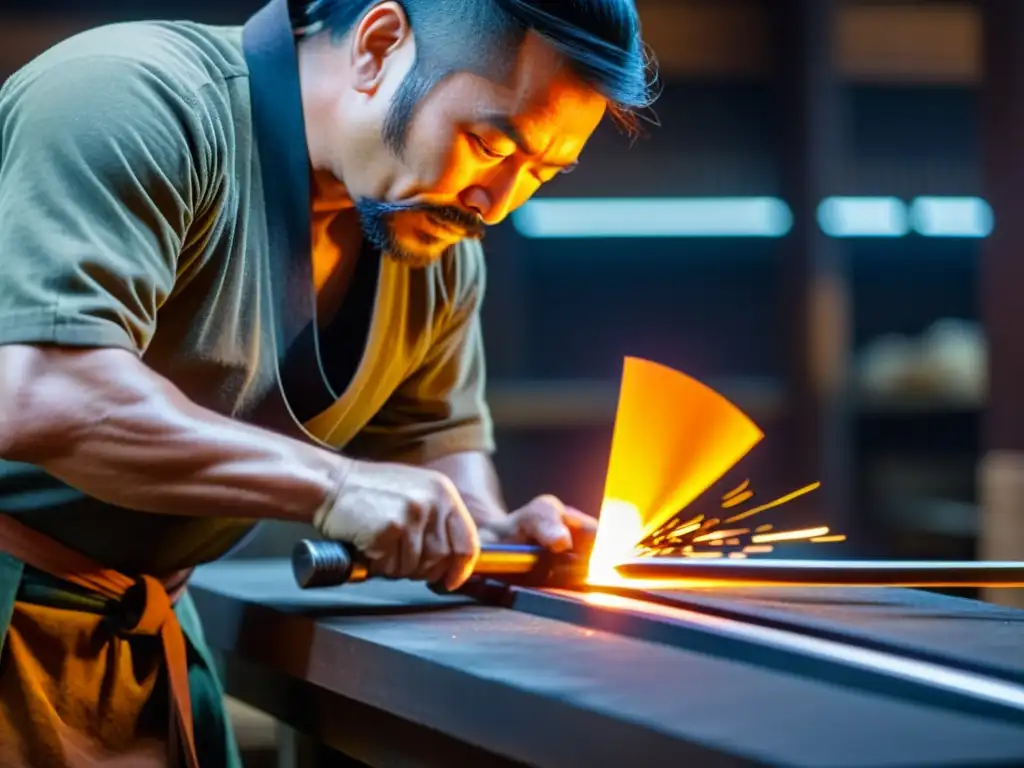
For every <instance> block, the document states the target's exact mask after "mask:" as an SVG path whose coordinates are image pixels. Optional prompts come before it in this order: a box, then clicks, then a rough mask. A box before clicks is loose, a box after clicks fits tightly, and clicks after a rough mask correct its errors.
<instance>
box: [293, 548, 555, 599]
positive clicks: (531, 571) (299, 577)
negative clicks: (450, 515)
mask: <svg viewBox="0 0 1024 768" xmlns="http://www.w3.org/2000/svg"><path fill="white" fill-rule="evenodd" d="M551 560H552V556H551V555H550V554H549V553H548V552H546V551H545V550H544V549H543V548H542V547H537V546H531V545H526V544H495V545H486V546H484V547H481V549H480V558H479V559H478V560H477V563H476V566H475V567H474V569H473V575H474V576H493V577H498V578H501V577H506V578H507V577H516V578H523V577H527V578H528V577H530V576H531V575H535V576H536V577H537V579H538V580H539V581H543V580H544V579H545V574H546V573H547V572H548V571H550V568H551V562H550V561H551ZM292 571H293V573H294V574H295V581H296V582H298V585H299V586H300V587H302V588H303V589H310V588H313V587H336V586H340V585H342V584H353V583H358V582H361V581H366V580H367V579H368V578H371V575H370V572H369V569H368V568H367V563H366V560H365V559H364V558H363V557H362V556H361V555H360V554H359V552H358V551H356V549H355V548H354V547H353V546H352V545H351V544H346V543H344V542H340V541H330V540H323V541H315V540H312V539H302V540H301V541H299V542H298V543H297V544H296V545H295V548H294V549H293V550H292Z"/></svg>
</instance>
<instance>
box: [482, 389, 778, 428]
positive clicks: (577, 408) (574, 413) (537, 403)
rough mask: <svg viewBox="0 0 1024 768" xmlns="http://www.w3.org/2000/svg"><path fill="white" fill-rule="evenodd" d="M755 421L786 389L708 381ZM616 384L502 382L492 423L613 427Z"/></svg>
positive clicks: (491, 393) (772, 409) (492, 399)
mask: <svg viewBox="0 0 1024 768" xmlns="http://www.w3.org/2000/svg"><path fill="white" fill-rule="evenodd" d="M706 383H707V384H708V386H710V387H712V388H713V389H715V390H716V391H718V392H721V393H722V394H723V395H724V396H725V397H727V398H729V400H731V401H732V402H734V403H736V405H738V406H739V407H740V408H742V409H743V410H744V411H746V412H747V413H749V414H750V415H751V416H752V417H755V418H764V417H766V416H771V415H773V414H776V413H778V412H779V411H780V410H781V406H782V390H781V388H780V387H779V385H778V384H777V383H776V382H774V381H772V380H771V379H756V378H725V379H717V380H715V379H712V380H709V381H707V382H706ZM618 396H619V386H618V382H611V381H603V380H593V379H590V380H586V379H581V380H576V381H571V380H569V381H504V382H494V383H493V384H492V385H491V386H490V387H489V388H488V392H487V398H488V401H489V403H490V407H491V414H492V417H493V418H494V423H495V425H496V426H498V427H499V428H506V429H560V428H561V429H568V428H581V427H610V426H611V425H612V423H613V421H614V419H615V407H616V404H617V402H618Z"/></svg>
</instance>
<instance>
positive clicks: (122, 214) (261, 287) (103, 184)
mask: <svg viewBox="0 0 1024 768" xmlns="http://www.w3.org/2000/svg"><path fill="white" fill-rule="evenodd" d="M260 150H261V148H259V147H258V146H257V142H256V138H255V132H254V128H253V114H252V106H251V102H250V78H249V72H248V68H247V65H246V59H245V56H244V54H243V46H242V29H241V28H238V27H211V26H204V25H199V24H193V23H188V22H145V23H126V24H117V25H111V26H106V27H100V28H97V29H94V30H91V31H88V32H85V33H83V34H80V35H78V36H76V37H73V38H71V39H69V40H66V41H64V42H63V43H61V44H59V45H57V46H55V47H54V48H52V49H50V50H48V51H47V52H45V53H44V54H42V55H41V56H39V57H38V58H37V59H35V60H34V61H32V62H31V63H29V64H28V65H26V66H25V67H24V68H23V69H21V70H20V71H19V72H17V73H16V74H14V75H13V76H12V77H11V78H10V79H9V80H8V81H7V82H6V83H5V84H4V86H3V88H2V90H0V344H44V345H63V346H72V347H118V348H122V349H126V350H130V351H132V352H134V353H136V354H137V355H139V356H140V357H141V358H142V360H143V361H145V363H146V364H147V365H149V366H150V367H151V368H152V369H153V370H155V371H156V372H158V373H160V374H161V375H163V376H164V377H166V378H167V379H169V380H170V381H172V382H173V383H174V384H175V385H177V386H178V387H179V388H180V389H181V390H182V391H183V392H184V393H185V394H186V395H187V396H188V397H190V398H191V399H192V400H193V401H194V402H196V403H198V404H200V405H202V406H205V407H206V408H209V409H211V410H213V411H216V412H218V413H221V414H225V415H229V416H232V417H235V418H239V419H244V420H254V421H258V419H256V418H255V417H253V414H254V410H255V409H257V404H259V403H261V402H264V401H266V399H267V398H268V396H269V395H272V394H273V393H274V392H275V391H279V388H280V383H279V382H280V380H281V374H280V371H279V366H278V350H277V349H276V347H275V333H274V324H275V322H278V321H279V318H277V317H275V316H274V308H273V306H272V304H273V302H271V301H269V300H268V295H269V293H268V284H269V282H270V270H269V269H268V264H269V263H270V262H269V260H270V259H273V258H276V257H279V255H277V254H274V253H271V252H270V247H269V244H268V243H269V239H268V229H267V226H268V225H267V215H266V211H265V207H264V204H265V200H264V194H263V190H264V189H265V188H266V187H267V185H270V184H275V183H281V180H279V179H264V178H262V173H261V165H260V162H259V159H260V158H259V154H258V153H259V151H260ZM262 151H274V148H273V147H264V148H262ZM310 290H312V286H310ZM377 291H378V292H377V296H376V304H375V309H374V311H373V316H372V322H371V324H370V329H369V334H368V336H367V340H366V347H365V353H364V355H363V357H362V362H361V363H360V364H359V365H358V368H356V371H355V374H354V378H353V379H352V381H351V384H350V385H349V386H348V387H347V389H345V390H344V392H342V393H339V397H338V398H337V400H336V401H335V402H334V404H333V405H331V406H330V407H329V408H327V410H325V411H323V412H321V413H319V414H318V415H316V416H314V417H313V418H311V419H310V420H308V421H307V422H306V423H305V425H304V430H305V434H306V437H307V439H309V440H313V441H318V442H320V443H322V444H323V445H324V446H325V447H327V448H329V449H333V450H344V451H345V452H346V453H347V454H350V455H354V456H357V457H365V458H373V459H387V460H395V461H405V462H410V463H422V462H426V461H429V460H432V459H435V458H438V457H440V456H442V455H445V454H448V453H452V452H457V451H467V450H478V451H485V452H490V451H491V450H493V439H492V434H491V432H492V429H491V422H490V418H489V414H488V410H487V406H486V403H485V400H484V385H485V374H484V357H483V347H482V341H481V332H480V319H479V305H480V302H481V300H482V297H483V291H484V262H483V254H482V250H481V248H480V246H479V244H478V243H477V242H475V241H467V242H465V243H462V244H460V245H459V246H458V247H457V248H456V249H454V250H453V252H452V253H451V254H449V255H447V256H445V257H444V258H443V259H442V260H440V261H439V262H437V263H436V264H434V265H432V266H430V267H428V268H425V269H415V268H411V267H407V266H404V265H402V264H400V263H398V262H396V261H394V260H391V259H388V258H383V259H382V260H381V266H380V271H379V276H378V286H377ZM321 353H322V355H323V356H324V357H326V356H329V355H330V353H331V351H330V350H329V349H328V350H321ZM292 397H293V398H294V397H301V393H297V394H296V393H292ZM0 511H3V512H10V513H15V514H18V515H20V516H21V519H22V520H24V521H25V522H27V523H28V524H30V525H32V526H34V527H36V528H39V529H40V530H43V531H45V532H47V533H49V534H50V535H52V536H54V537H55V538H57V539H59V540H61V541H63V542H65V543H67V544H69V545H71V546H73V547H75V548H77V549H79V550H80V551H83V552H85V553H86V554H89V555H91V556H93V557H95V558H97V559H99V560H101V561H102V562H104V563H105V564H107V565H108V566H110V567H116V568H120V569H122V570H124V571H127V572H150V573H158V574H159V573H163V572H167V571H170V570H174V569H177V568H182V567H187V566H191V565H194V564H197V563H199V562H204V561H207V560H210V559H213V558H216V557H218V556H220V555H221V554H223V553H224V552H225V551H226V550H227V549H228V548H230V546H231V545H232V544H234V543H235V542H236V541H237V540H238V539H239V538H240V537H241V536H242V534H244V533H245V532H246V530H247V529H248V528H249V527H250V526H251V524H252V521H251V520H246V519H242V518H239V519H214V518H205V517H201V516H187V515H182V516H172V515H153V514H145V513H140V512H136V511H129V510H124V509H120V508H116V507H113V506H110V505H108V504H104V503H102V502H99V501H97V500H95V499H92V498H90V497H88V496H86V495H84V494H82V493H80V492H79V491H77V490H75V489H72V488H69V487H67V486H66V485H63V484H62V483H60V482H58V481H57V480H55V479H54V478H52V477H50V476H49V475H47V474H46V473H44V472H42V471H41V470H39V469H37V468H35V467H31V466H27V465H23V464H13V463H10V462H7V463H4V462H0Z"/></svg>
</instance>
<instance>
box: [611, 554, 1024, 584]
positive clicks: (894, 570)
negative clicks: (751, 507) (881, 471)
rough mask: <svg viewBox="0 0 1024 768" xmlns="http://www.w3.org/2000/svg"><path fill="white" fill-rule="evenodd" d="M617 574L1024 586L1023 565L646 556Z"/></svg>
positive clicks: (730, 580) (678, 579) (679, 579)
mask: <svg viewBox="0 0 1024 768" xmlns="http://www.w3.org/2000/svg"><path fill="white" fill-rule="evenodd" d="M615 570H616V571H617V572H618V574H619V575H620V576H623V577H625V578H627V579H637V580H641V581H643V580H655V581H657V582H659V584H662V583H667V582H673V583H677V585H678V586H679V587H687V586H704V585H710V584H711V583H714V584H715V585H716V586H720V585H734V586H749V587H761V586H765V587H767V586H801V587H819V586H821V587H919V588H920V587H1024V562H973V561H952V562H949V561H928V560H921V561H915V560H909V561H908V560H877V561H872V560H756V559H748V560H694V559H692V558H686V557H642V558H638V559H635V560H630V561H628V562H625V563H622V564H620V565H617V566H616V567H615ZM638 586H642V585H638Z"/></svg>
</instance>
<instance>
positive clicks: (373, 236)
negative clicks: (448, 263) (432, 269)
mask: <svg viewBox="0 0 1024 768" xmlns="http://www.w3.org/2000/svg"><path fill="white" fill-rule="evenodd" d="M356 211H357V212H358V213H359V220H360V223H361V225H362V228H363V234H364V235H365V236H366V239H367V240H369V241H370V242H371V243H372V244H373V245H374V247H376V248H378V249H379V250H380V251H381V252H382V253H384V254H386V255H387V256H388V257H389V258H391V259H394V260H395V261H397V262H399V263H402V264H407V265H409V266H412V267H425V266H427V265H429V264H432V263H433V262H435V261H437V259H439V258H441V257H442V256H444V255H445V254H446V253H447V252H448V251H449V250H451V248H454V247H455V246H454V245H453V246H449V247H448V248H446V249H445V250H444V251H441V252H440V253H437V254H429V253H426V244H425V245H424V251H416V250H412V249H410V248H408V247H405V246H403V245H402V243H401V242H399V240H398V238H397V237H396V235H395V231H394V228H393V227H392V222H391V220H392V218H393V217H394V216H395V215H396V214H401V213H423V214H425V215H427V216H429V217H430V218H432V219H434V220H436V221H437V222H439V223H440V224H442V225H447V226H450V227H453V228H454V229H456V230H460V231H462V232H465V237H466V238H473V239H477V240H480V239H482V238H483V236H484V225H483V222H482V221H481V220H480V217H479V216H475V215H473V214H471V213H467V212H466V211H464V210H462V209H461V208H456V207H453V206H440V205H429V204H427V203H386V202H382V201H380V200H373V199H370V198H362V199H360V200H357V201H356Z"/></svg>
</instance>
